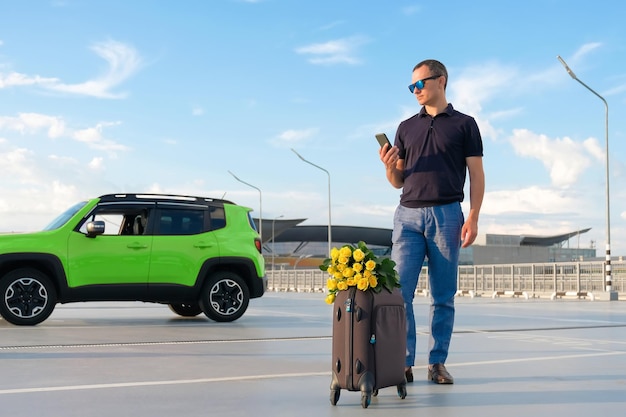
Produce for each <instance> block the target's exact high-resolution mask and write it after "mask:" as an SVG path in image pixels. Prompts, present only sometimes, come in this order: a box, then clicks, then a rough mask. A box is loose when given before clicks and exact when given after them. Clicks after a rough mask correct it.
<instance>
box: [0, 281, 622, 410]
mask: <svg viewBox="0 0 626 417" xmlns="http://www.w3.org/2000/svg"><path fill="white" fill-rule="evenodd" d="M323 298H324V296H323V294H321V293H273V292H270V293H267V294H266V295H265V296H264V297H262V298H261V299H256V300H252V302H251V304H250V308H249V310H248V312H247V313H246V314H245V315H244V317H243V318H241V319H240V320H238V321H236V322H234V323H215V322H212V321H210V320H208V319H206V318H204V316H199V317H197V318H193V319H185V318H178V317H177V316H175V315H174V314H173V313H172V312H170V310H169V309H168V308H167V307H166V306H161V305H154V304H143V303H79V304H68V305H59V306H57V308H56V310H55V311H54V313H53V314H52V316H51V317H50V318H49V319H48V320H47V321H45V322H44V323H42V324H40V325H38V326H35V327H16V326H13V325H11V324H9V323H6V322H5V321H3V320H0V365H1V371H0V415H2V416H11V417H21V416H29V417H32V416H33V415H45V416H63V417H70V416H81V417H87V416H98V417H99V416H102V417H105V416H106V417H111V416H134V417H148V416H150V417H155V416H168V417H170V416H172V415H188V416H218V415H219V416H249V415H257V416H294V415H297V416H299V417H304V416H357V415H359V416H362V415H364V414H365V413H366V414H368V415H380V416H383V415H384V416H390V415H393V416H439V417H440V416H457V415H458V416H464V417H466V416H482V417H485V416H502V415H506V416H507V417H514V416H525V417H527V416H529V415H538V416H543V415H550V416H583V415H584V416H587V415H589V414H591V413H598V412H599V411H601V412H602V413H607V414H609V415H622V414H623V413H624V410H625V409H626V408H625V407H626V331H625V328H626V302H624V301H613V302H609V301H598V300H596V301H589V300H577V299H576V300H569V299H559V300H547V299H530V300H525V299H522V298H505V297H500V298H496V299H492V298H469V297H459V298H458V299H457V324H456V327H455V334H454V337H453V340H452V347H451V352H450V357H449V359H448V364H447V366H448V370H449V371H450V372H451V373H452V374H453V376H454V377H455V384H454V385H449V386H438V385H434V384H431V383H429V382H427V381H426V380H425V378H426V370H425V365H426V362H425V361H426V353H425V347H426V336H425V334H424V331H425V330H426V328H425V324H426V319H427V316H428V301H427V299H426V298H419V297H418V298H416V300H415V305H416V314H420V315H421V316H422V317H423V319H422V326H421V327H420V328H419V329H418V330H420V331H421V332H422V333H421V334H420V337H419V340H418V350H420V349H421V351H422V355H421V358H418V360H421V362H420V363H418V365H417V366H416V367H415V368H414V373H415V376H416V381H415V382H414V383H412V384H409V385H408V388H407V391H408V395H407V397H406V398H405V399H400V398H399V397H398V395H397V393H396V390H395V388H386V389H382V390H380V392H379V394H378V396H376V397H373V399H372V403H371V405H370V406H369V408H368V409H367V410H363V409H362V407H361V405H360V394H359V393H357V392H348V391H345V390H344V391H342V392H341V397H340V399H339V402H338V403H337V405H336V406H332V405H331V404H330V401H329V385H330V361H331V359H330V347H331V333H332V329H331V318H330V316H331V307H330V306H328V305H326V304H325V303H324V301H323Z"/></svg>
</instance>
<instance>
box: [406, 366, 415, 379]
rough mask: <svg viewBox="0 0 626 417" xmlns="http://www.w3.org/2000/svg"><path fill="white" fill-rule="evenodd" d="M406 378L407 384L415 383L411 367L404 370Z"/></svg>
mask: <svg viewBox="0 0 626 417" xmlns="http://www.w3.org/2000/svg"><path fill="white" fill-rule="evenodd" d="M404 377H405V378H406V382H413V370H412V369H411V367H410V366H409V367H408V368H406V369H405V370H404Z"/></svg>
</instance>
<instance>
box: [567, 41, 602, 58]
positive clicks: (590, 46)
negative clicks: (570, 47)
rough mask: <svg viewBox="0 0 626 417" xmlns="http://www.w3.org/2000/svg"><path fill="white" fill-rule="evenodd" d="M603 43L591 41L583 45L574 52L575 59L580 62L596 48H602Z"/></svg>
mask: <svg viewBox="0 0 626 417" xmlns="http://www.w3.org/2000/svg"><path fill="white" fill-rule="evenodd" d="M601 46H602V43H600V42H589V43H586V44H584V45H582V46H581V47H580V48H578V50H577V51H576V52H575V53H574V56H573V61H574V62H578V61H581V60H582V59H583V58H584V57H585V56H586V55H588V54H589V53H591V52H593V51H594V50H596V49H598V48H600V47H601Z"/></svg>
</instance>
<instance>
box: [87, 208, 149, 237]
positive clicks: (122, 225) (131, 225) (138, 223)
mask: <svg viewBox="0 0 626 417" xmlns="http://www.w3.org/2000/svg"><path fill="white" fill-rule="evenodd" d="M92 221H103V222H104V233H103V234H104V235H109V236H113V235H135V236H137V235H144V234H146V232H147V226H148V210H146V209H142V208H137V207H129V208H123V207H114V208H113V207H98V208H97V209H96V210H95V211H94V212H92V213H91V214H90V215H89V217H88V218H87V219H85V220H84V221H83V223H82V224H81V225H80V228H79V229H78V231H79V232H80V233H83V234H87V223H89V222H92Z"/></svg>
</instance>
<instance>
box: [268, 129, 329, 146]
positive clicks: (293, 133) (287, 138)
mask: <svg viewBox="0 0 626 417" xmlns="http://www.w3.org/2000/svg"><path fill="white" fill-rule="evenodd" d="M318 131H319V129H317V128H310V129H304V130H286V131H284V132H283V133H281V134H280V135H278V137H276V138H275V139H273V140H271V143H272V144H273V145H275V146H285V147H291V146H294V145H297V144H300V143H302V142H304V141H306V140H307V139H308V138H310V137H311V136H314V135H315V134H317V132H318Z"/></svg>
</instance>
